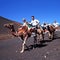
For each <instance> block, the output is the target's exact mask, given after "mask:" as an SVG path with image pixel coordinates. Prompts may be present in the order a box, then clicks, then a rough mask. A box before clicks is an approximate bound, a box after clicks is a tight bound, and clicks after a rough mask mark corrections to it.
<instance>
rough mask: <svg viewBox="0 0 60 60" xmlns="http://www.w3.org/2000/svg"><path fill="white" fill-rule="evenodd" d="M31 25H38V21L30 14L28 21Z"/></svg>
mask: <svg viewBox="0 0 60 60" xmlns="http://www.w3.org/2000/svg"><path fill="white" fill-rule="evenodd" d="M30 24H31V25H32V26H33V27H37V25H39V21H38V20H37V19H35V18H34V16H32V21H31V23H30Z"/></svg>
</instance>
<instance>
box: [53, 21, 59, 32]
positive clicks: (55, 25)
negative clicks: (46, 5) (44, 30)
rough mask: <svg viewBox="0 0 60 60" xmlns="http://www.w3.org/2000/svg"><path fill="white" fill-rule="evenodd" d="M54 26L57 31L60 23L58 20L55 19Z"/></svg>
mask: <svg viewBox="0 0 60 60" xmlns="http://www.w3.org/2000/svg"><path fill="white" fill-rule="evenodd" d="M53 26H54V28H55V29H56V31H58V29H59V23H58V22H56V20H55V21H54V23H53Z"/></svg>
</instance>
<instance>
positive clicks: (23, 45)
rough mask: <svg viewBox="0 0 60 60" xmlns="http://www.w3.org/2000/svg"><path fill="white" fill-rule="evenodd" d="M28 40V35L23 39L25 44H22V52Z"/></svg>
mask: <svg viewBox="0 0 60 60" xmlns="http://www.w3.org/2000/svg"><path fill="white" fill-rule="evenodd" d="M26 40H27V36H26V37H25V38H24V41H23V44H22V50H21V51H20V53H23V52H24V47H25V44H26Z"/></svg>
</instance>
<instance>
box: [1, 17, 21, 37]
mask: <svg viewBox="0 0 60 60" xmlns="http://www.w3.org/2000/svg"><path fill="white" fill-rule="evenodd" d="M6 23H14V27H15V30H17V29H18V28H19V27H20V25H21V23H19V22H16V21H13V20H9V19H7V18H4V17H2V16H0V37H1V36H3V35H5V36H6V35H7V34H10V30H9V29H7V28H5V27H4V24H6Z"/></svg>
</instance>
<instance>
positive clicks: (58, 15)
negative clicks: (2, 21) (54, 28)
mask: <svg viewBox="0 0 60 60" xmlns="http://www.w3.org/2000/svg"><path fill="white" fill-rule="evenodd" d="M32 15H34V16H35V18H36V19H38V20H39V21H40V23H43V22H47V23H53V21H54V20H56V21H57V22H59V23H60V0H0V16H3V17H5V18H8V19H11V20H15V21H17V22H22V19H23V18H26V19H27V21H28V22H30V21H31V16H32Z"/></svg>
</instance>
